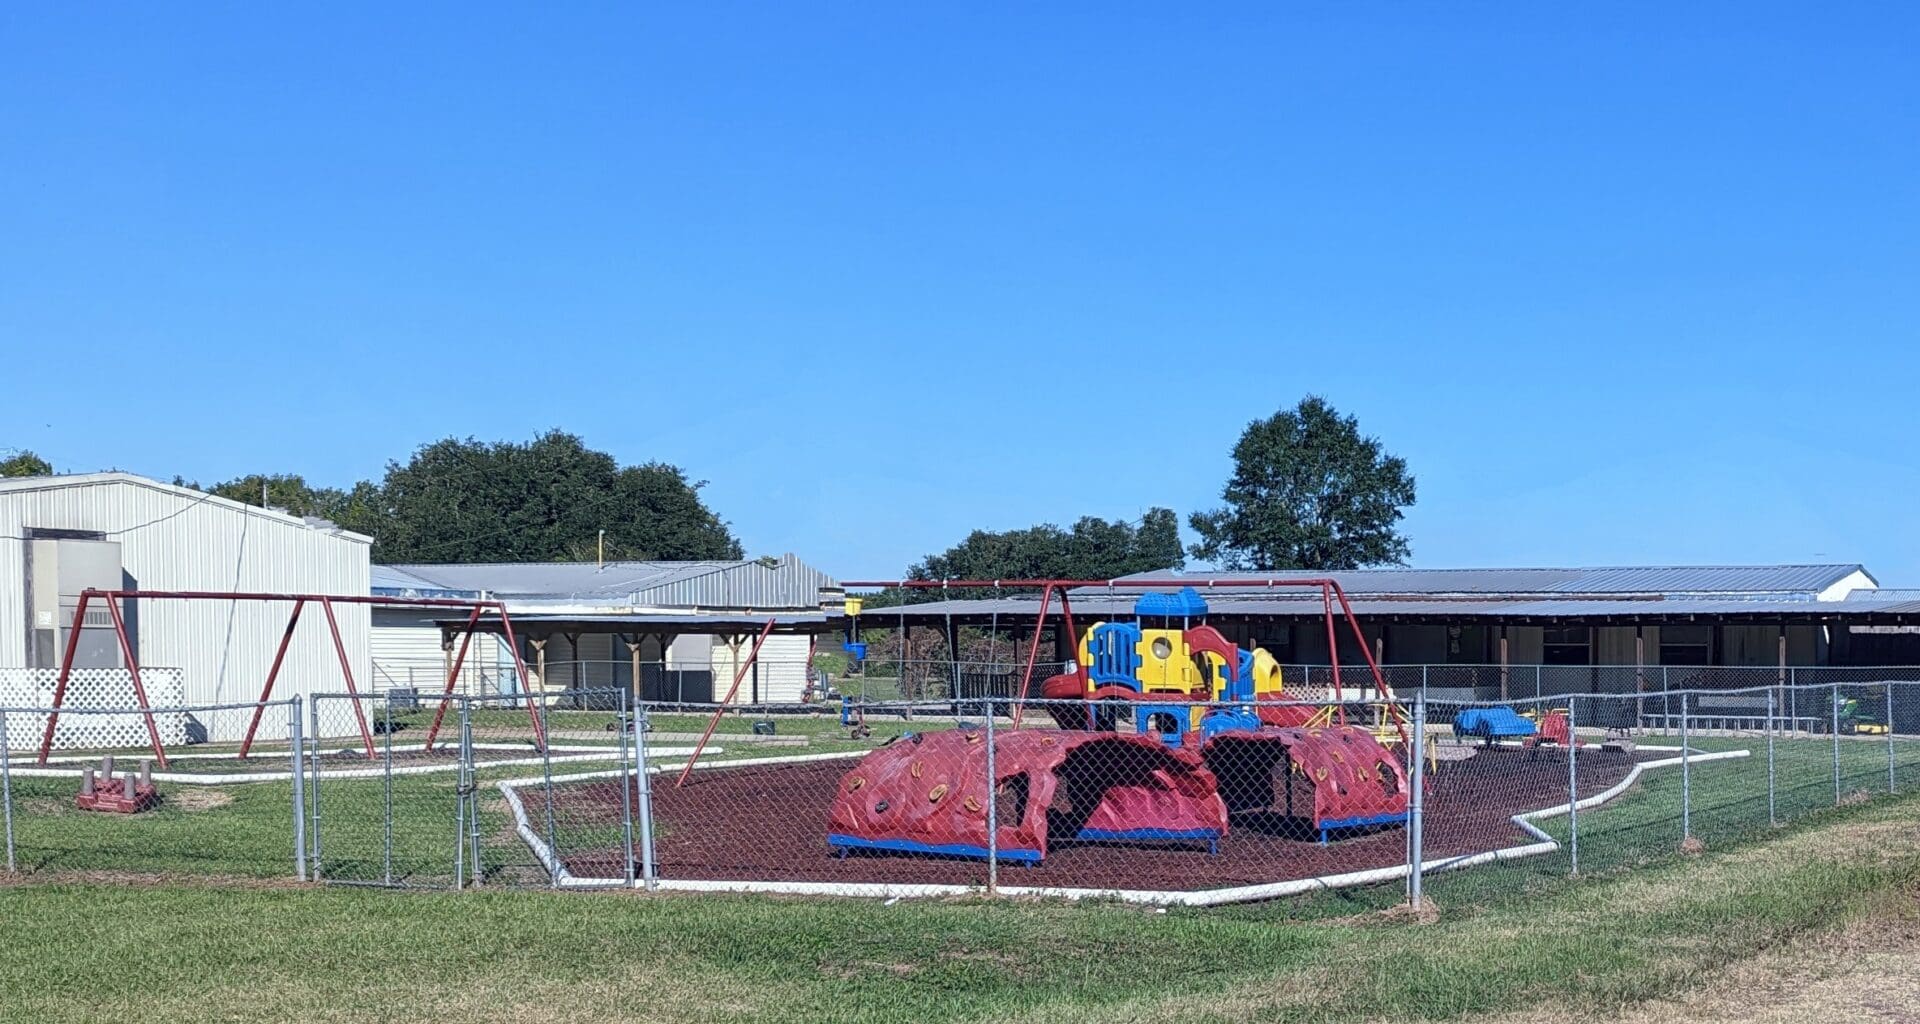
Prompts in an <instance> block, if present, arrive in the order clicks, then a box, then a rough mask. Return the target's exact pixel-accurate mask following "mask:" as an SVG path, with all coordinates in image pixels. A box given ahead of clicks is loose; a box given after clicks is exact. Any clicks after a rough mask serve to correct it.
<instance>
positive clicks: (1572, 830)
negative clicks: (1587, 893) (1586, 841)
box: [1542, 697, 1580, 875]
mask: <svg viewBox="0 0 1920 1024" xmlns="http://www.w3.org/2000/svg"><path fill="white" fill-rule="evenodd" d="M1579 706H1580V698H1578V697H1568V698H1567V873H1568V874H1571V875H1578V874H1579V873H1580V726H1579V722H1578V721H1577V719H1576V718H1575V716H1574V712H1573V709H1574V708H1576V707H1579ZM1542 717H1543V718H1544V717H1545V715H1544V713H1543V714H1542Z"/></svg>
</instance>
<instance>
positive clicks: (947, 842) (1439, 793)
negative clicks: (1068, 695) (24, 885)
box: [0, 662, 1920, 905]
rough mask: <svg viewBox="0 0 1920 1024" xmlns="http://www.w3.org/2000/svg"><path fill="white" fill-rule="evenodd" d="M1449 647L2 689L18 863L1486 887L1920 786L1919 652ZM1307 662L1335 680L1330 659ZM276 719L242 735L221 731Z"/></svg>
mask: <svg viewBox="0 0 1920 1024" xmlns="http://www.w3.org/2000/svg"><path fill="white" fill-rule="evenodd" d="M1432 668H1433V667H1429V669H1428V670H1427V671H1426V672H1425V679H1424V682H1425V683H1426V685H1425V686H1424V687H1422V686H1421V685H1419V683H1418V682H1415V683H1412V684H1409V685H1406V686H1405V687H1397V689H1398V694H1397V696H1396V698H1394V699H1391V700H1389V699H1384V698H1381V697H1380V696H1378V695H1377V694H1372V693H1367V692H1365V690H1364V688H1362V687H1358V686H1353V687H1349V686H1348V685H1345V684H1346V682H1347V680H1346V679H1345V678H1343V679H1342V680H1340V682H1341V684H1342V685H1340V686H1335V685H1333V684H1334V682H1335V681H1334V680H1333V679H1332V676H1331V673H1330V671H1329V672H1327V673H1326V677H1325V681H1324V684H1323V686H1322V688H1321V690H1320V692H1319V696H1317V697H1316V698H1315V699H1313V700H1259V701H1254V702H1243V703H1233V702H1198V701H1191V700H1188V699H1186V697H1185V695H1184V694H1160V695H1157V696H1156V695H1149V696H1148V697H1147V698H1145V699H1140V700H1125V701H1102V702H1094V703H1089V702H1087V701H1080V700H1072V701H1059V700H1040V699H1034V698H1032V697H1026V696H1023V695H1022V692H1021V690H1020V689H1019V682H1020V680H1019V677H1018V675H1017V674H1016V670H1017V667H1016V666H1012V665H1009V664H1007V663H1004V662H1003V663H998V664H971V663H969V664H955V663H947V664H944V665H941V666H938V674H939V675H940V676H941V677H943V678H944V679H946V680H948V681H950V682H952V683H953V684H954V685H955V687H956V689H953V690H946V691H937V692H936V691H933V690H931V689H929V690H926V691H922V692H920V693H917V694H913V695H911V697H908V696H905V695H902V694H900V693H898V692H895V693H892V694H888V695H886V696H885V697H884V698H882V697H880V696H876V695H869V696H868V697H867V698H866V699H860V698H858V697H857V696H854V695H849V694H847V693H846V691H844V690H842V691H841V694H842V696H843V697H844V699H843V700H841V701H825V702H822V701H815V702H812V703H804V704H803V703H799V702H794V701H771V702H769V701H762V702H759V703H741V704H735V705H730V706H725V707H720V706H715V705H712V704H698V703H694V702H687V703H679V702H659V701H640V702H635V701H634V700H633V692H632V689H631V687H627V686H622V687H608V688H593V689H578V690H566V691H548V692H543V693H539V694H537V695H535V696H537V699H533V698H532V697H530V695H528V694H523V693H509V694H479V695H475V694H464V693H455V694H453V695H451V696H447V697H440V696H437V695H435V694H433V693H431V692H428V693H422V692H419V691H418V690H415V689H412V688H398V689H392V690H387V691H384V692H375V693H365V694H357V695H355V694H316V695H310V696H304V697H295V698H290V699H287V700H281V701H275V702H272V703H270V704H267V705H264V706H262V705H255V704H228V705H202V706H195V707H175V708H166V709H157V711H156V713H159V712H165V713H167V714H173V715H180V716H185V717H187V718H190V719H192V720H194V721H198V722H201V723H203V724H204V725H205V726H206V728H205V729H204V731H203V733H202V734H200V738H199V739H197V740H195V739H193V738H192V737H189V738H187V739H185V740H183V741H180V742H169V743H168V746H167V754H168V759H167V763H166V765H165V766H160V765H158V764H157V763H151V762H152V758H151V752H150V751H143V750H142V749H141V747H140V746H139V745H137V744H133V743H120V744H113V745H109V746H103V747H95V748H89V749H84V750H60V751H55V752H52V753H51V754H50V755H49V756H48V757H47V758H46V760H45V762H44V763H43V762H42V760H41V758H40V756H39V750H38V746H39V741H40V738H41V737H40V735H39V733H38V732H37V731H36V729H37V726H36V724H35V723H40V722H44V721H45V716H46V715H47V713H48V711H49V710H50V709H48V708H46V707H44V706H24V705H20V706H12V707H4V708H0V810H3V811H4V814H3V815H0V816H3V817H4V825H5V829H4V831H5V849H6V869H7V870H8V871H9V872H18V873H33V872H54V873H58V872H95V871H129V872H143V873H161V874H200V875H210V876H222V877H227V876H239V877H293V878H300V879H304V878H312V879H317V880H320V881H324V882H327V883H333V884H348V885H371V886H381V887H392V888H409V887H419V888H445V889H469V888H497V887H506V888H565V889H579V888H597V887H608V888H642V889H648V890H683V891H746V892H753V891H762V892H786V893H797V894H838V895H848V896H863V895H886V896H920V895H937V894H946V893H967V892H989V893H1002V894H1009V895H1054V896H1068V897H1074V896H1085V895H1100V896H1104V897H1108V898H1117V899H1123V900H1133V901H1137V902H1147V903H1159V904H1192V905H1213V904H1220V903H1228V902H1235V901H1243V900H1255V899H1272V898H1276V897H1281V896H1287V895H1290V894H1300V893H1311V892H1319V891H1324V890H1325V889H1327V888H1329V887H1357V888H1360V889H1361V890H1363V891H1365V892H1369V893H1373V894H1376V895H1378V894H1381V893H1389V894H1393V895H1394V896H1395V897H1396V898H1398V896H1399V894H1402V893H1404V895H1405V897H1406V898H1409V899H1413V900H1419V899H1422V898H1424V897H1425V896H1426V894H1427V893H1428V892H1429V890H1430V889H1432V888H1433V887H1435V886H1443V885H1444V886H1448V887H1453V888H1454V889H1455V890H1456V891H1457V892H1459V893H1461V894H1462V898H1466V899H1471V898H1472V894H1473V893H1474V892H1476V891H1479V892H1485V891H1489V890H1488V889H1487V888H1486V887H1489V886H1508V885H1512V884H1515V882H1516V879H1517V877H1518V875H1516V873H1520V874H1524V875H1528V876H1537V875H1543V874H1544V875H1575V874H1578V875H1591V874H1596V873H1604V872H1610V871H1617V870H1630V869H1632V868H1633V867H1635V866H1637V865H1640V864H1643V863H1647V862H1649V861H1652V860H1655V859H1658V858H1661V857H1665V856H1670V855H1680V854H1684V853H1685V852H1687V851H1691V850H1697V849H1698V848H1700V847H1701V846H1702V845H1704V846H1706V847H1709V848H1711V847H1715V846H1720V845H1725V844H1729V843H1734V842H1739V841H1743V840H1745V839H1747V838H1750V837H1752V836H1756V835H1762V834H1764V833H1765V832H1766V831H1767V830H1768V829H1770V828H1773V827H1776V826H1778V825H1780V824H1783V823H1787V822H1792V821H1796V820H1801V819H1805V818H1807V817H1809V816H1812V815H1815V814H1825V813H1833V812H1834V809H1835V808H1839V807H1846V806H1849V805H1852V804H1855V803H1859V802H1863V801H1866V800H1869V799H1872V798H1874V797H1875V796H1876V795H1880V794H1887V793H1898V792H1902V791H1907V790H1911V789H1913V788H1915V787H1916V786H1917V785H1920V673H1915V672H1909V671H1907V670H1890V669H1878V670H1857V669H1852V670H1839V671H1835V670H1804V669H1803V670H1795V671H1791V672H1789V674H1788V681H1787V682H1784V683H1783V682H1781V681H1780V679H1779V677H1778V676H1777V675H1775V676H1772V677H1764V678H1757V679H1756V676H1755V675H1754V674H1751V673H1745V672H1742V673H1734V674H1723V675H1716V676H1714V677H1712V678H1711V679H1707V678H1705V677H1701V676H1699V675H1697V674H1696V675H1691V676H1686V677H1684V678H1685V680H1686V681H1689V682H1695V683H1699V682H1707V683H1710V684H1711V685H1690V686H1681V685H1669V686H1662V687H1659V688H1654V687H1651V686H1649V687H1647V688H1644V689H1642V688H1639V687H1638V686H1637V685H1636V687H1635V688H1634V689H1632V690H1628V691H1625V692H1581V693H1554V692H1542V693H1538V694H1516V693H1513V692H1512V690H1511V688H1510V689H1509V692H1508V694H1507V696H1506V697H1505V698H1504V699H1502V698H1500V697H1499V696H1498V695H1497V694H1496V695H1485V694H1482V693H1481V691H1480V684H1479V683H1478V682H1476V683H1475V684H1474V685H1473V686H1472V687H1471V688H1469V687H1466V686H1458V687H1456V686H1450V685H1446V684H1445V683H1443V682H1441V681H1439V680H1436V678H1435V673H1434V672H1433V671H1432ZM1510 672H1511V669H1510V668H1509V673H1510ZM905 674H906V673H904V672H903V676H904V675H905ZM927 674H928V675H929V676H932V675H934V674H935V672H934V669H933V668H932V667H929V668H928V670H927ZM1662 675H1666V676H1667V678H1666V679H1665V680H1664V682H1666V683H1677V682H1679V681H1680V678H1676V677H1674V676H1672V675H1670V674H1666V673H1663V674H1662ZM1343 677H1344V673H1343ZM1289 678H1290V679H1291V680H1292V682H1290V684H1289V686H1290V690H1296V691H1308V692H1311V691H1312V690H1313V684H1312V682H1311V680H1312V673H1311V671H1310V670H1298V674H1297V675H1290V677H1289ZM1509 682H1511V675H1510V674H1509ZM1734 682H1740V683H1756V685H1739V686H1735V685H1725V684H1729V683H1734ZM1542 689H1543V690H1545V689H1549V688H1548V687H1544V686H1543V687H1542ZM1469 690H1470V692H1469ZM134 710H135V709H132V708H129V707H126V706H113V707H73V708H65V709H62V714H63V716H73V717H75V718H76V719H86V718H88V717H90V716H99V717H108V716H127V715H129V714H130V713H133V712H134ZM255 713H259V714H260V715H261V716H262V721H263V729H262V731H261V733H260V736H259V738H258V741H257V742H256V743H255V745H254V747H253V748H252V749H251V750H250V751H248V752H247V753H246V755H245V756H242V754H241V752H240V750H239V747H238V744H237V743H235V742H232V741H231V740H228V739H223V738H222V737H224V736H226V735H227V734H228V733H230V732H232V731H234V727H235V725H236V723H238V722H242V721H244V720H246V719H249V718H251V717H252V716H253V715H254V714H255ZM1089 726H1092V727H1093V728H1089ZM709 732H710V733H711V739H710V740H704V741H703V736H705V735H706V734H708V733H709ZM703 743H704V745H703ZM109 757H111V758H112V761H111V763H110V764H109V763H106V762H107V759H108V758H109ZM689 764H691V765H692V767H691V769H689V768H688V765H689ZM116 801H118V803H116ZM123 805H124V806H123ZM120 812H133V813H131V814H129V813H120ZM136 816H137V817H140V818H142V819H144V820H142V821H140V822H139V823H138V824H133V823H132V822H131V821H130V818H132V817H136Z"/></svg>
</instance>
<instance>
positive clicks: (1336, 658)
mask: <svg viewBox="0 0 1920 1024" xmlns="http://www.w3.org/2000/svg"><path fill="white" fill-rule="evenodd" d="M841 586H843V587H845V588H846V589H848V590H855V589H860V590H872V589H886V588H904V589H910V590H948V589H955V590H963V589H988V588H991V589H996V590H999V589H1009V588H1011V589H1025V590H1035V589H1037V590H1039V591H1040V608H1039V613H1038V614H1037V615H1036V616H1035V617H1034V622H1033V641H1032V643H1031V644H1029V645H1028V648H1027V658H1026V665H1025V668H1024V669H1023V671H1022V672H1021V676H1020V694H1019V696H1018V697H1017V698H1016V699H1015V700H1014V701H1013V722H1014V725H1016V726H1018V725H1019V724H1020V716H1021V712H1022V711H1023V710H1024V709H1025V707H1026V702H1027V701H1028V700H1030V699H1032V696H1031V691H1032V686H1033V670H1034V667H1035V666H1036V665H1038V664H1039V660H1040V634H1041V632H1042V631H1043V630H1044V629H1045V628H1046V625H1047V614H1048V612H1049V611H1051V610H1052V604H1053V598H1054V596H1055V595H1056V594H1057V595H1059V598H1060V620H1061V621H1060V625H1061V627H1062V628H1064V629H1065V630H1066V634H1067V637H1068V640H1069V642H1070V643H1071V644H1072V645H1073V646H1075V647H1077V646H1078V645H1079V642H1080V633H1079V631H1078V630H1076V629H1075V628H1074V625H1073V605H1072V604H1071V602H1070V601H1069V599H1068V591H1069V590H1071V589H1078V588H1095V587H1104V588H1105V589H1106V590H1107V592H1108V593H1109V594H1112V593H1113V592H1115V591H1117V590H1124V591H1126V592H1128V593H1129V594H1132V593H1134V592H1145V591H1150V590H1177V589H1180V588H1182V587H1192V588H1194V589H1195V590H1198V591H1201V592H1202V593H1209V592H1213V590H1214V588H1216V587H1233V588H1236V589H1246V588H1250V587H1259V588H1264V589H1267V590H1279V589H1296V590H1298V589H1310V590H1318V591H1319V592H1320V614H1321V618H1322V619H1324V620H1325V621H1326V625H1327V654H1328V660H1329V661H1331V662H1332V683H1333V692H1334V694H1335V696H1336V697H1337V696H1338V695H1339V692H1340V678H1341V676H1340V643H1339V627H1338V625H1337V623H1338V622H1340V621H1345V623H1346V624H1347V628H1348V629H1349V630H1351V631H1352V634H1353V638H1354V640H1355V641H1356V642H1357V643H1358V644H1359V646H1360V656H1361V657H1362V658H1363V659H1365V661H1366V665H1367V669H1368V672H1369V674H1370V675H1371V676H1372V682H1373V687H1374V692H1375V693H1377V694H1378V695H1379V696H1380V697H1381V699H1383V700H1387V701H1392V700H1393V699H1394V697H1393V689H1392V688H1391V687H1389V686H1388V685H1387V680H1386V676H1385V674H1384V673H1382V672H1381V671H1380V663H1379V662H1378V661H1377V660H1376V659H1375V658H1374V656H1373V649H1372V647H1371V646H1369V644H1368V643H1367V637H1366V634H1365V633H1364V632H1363V631H1362V630H1361V629H1360V621H1359V620H1358V619H1357V618H1355V617H1354V614H1353V605H1352V603H1351V602H1349V601H1348V600H1347V594H1346V591H1344V590H1342V589H1341V588H1340V583H1339V581H1337V580H1334V579H1331V578H1328V577H1323V576H1293V577H1279V576H1276V577H1270V578H1267V579H1218V580H1215V579H1206V578H1203V577H1182V578H1174V579H1163V580H1156V579H1119V580H1073V579H1028V580H856V581H852V582H847V583H842V584H841ZM1074 671H1075V673H1076V674H1077V675H1079V676H1080V677H1081V682H1082V683H1085V682H1086V674H1087V669H1086V666H1084V665H1080V664H1079V662H1078V659H1076V660H1075V670H1074Z"/></svg>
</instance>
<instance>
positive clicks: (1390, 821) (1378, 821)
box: [1320, 811, 1407, 830]
mask: <svg viewBox="0 0 1920 1024" xmlns="http://www.w3.org/2000/svg"><path fill="white" fill-rule="evenodd" d="M1406 820H1407V812H1405V811H1401V812H1400V813H1398V814H1374V815H1369V816H1366V817H1360V818H1328V819H1327V820H1326V821H1323V822H1321V823H1320V827H1321V828H1324V829H1329V830H1331V829H1336V828H1365V827H1366V826H1368V825H1398V824H1404V823H1405V822H1406Z"/></svg>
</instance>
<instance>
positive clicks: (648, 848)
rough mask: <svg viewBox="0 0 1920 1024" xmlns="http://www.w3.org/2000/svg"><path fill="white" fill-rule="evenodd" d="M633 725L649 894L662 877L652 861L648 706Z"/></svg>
mask: <svg viewBox="0 0 1920 1024" xmlns="http://www.w3.org/2000/svg"><path fill="white" fill-rule="evenodd" d="M636 711H637V714H636V715H635V717H634V722H633V760H634V769H635V770H634V779H635V780H636V782H635V786H636V788H637V789H638V790H639V791H640V811H639V813H640V882H641V884H642V885H644V886H645V887H646V888H647V890H648V891H649V892H651V891H652V890H653V887H654V881H655V878H656V876H657V875H658V874H659V871H658V868H657V867H656V866H655V865H654V862H653V776H652V775H650V774H648V772H647V730H648V729H650V728H651V725H650V724H649V723H648V719H647V706H646V705H645V704H642V705H640V707H639V708H637V709H636Z"/></svg>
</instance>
